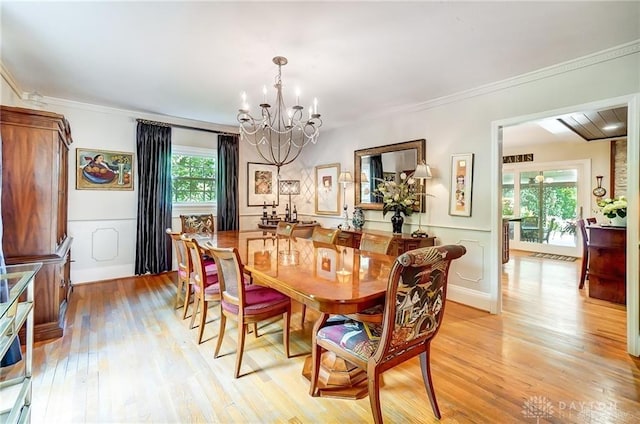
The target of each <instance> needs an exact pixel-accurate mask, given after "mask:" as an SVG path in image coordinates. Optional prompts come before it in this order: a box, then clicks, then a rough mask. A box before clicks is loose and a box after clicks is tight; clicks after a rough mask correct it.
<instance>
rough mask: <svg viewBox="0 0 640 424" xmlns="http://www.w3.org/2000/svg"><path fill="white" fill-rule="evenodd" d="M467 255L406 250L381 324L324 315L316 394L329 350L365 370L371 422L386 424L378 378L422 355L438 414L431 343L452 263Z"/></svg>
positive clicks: (453, 250) (392, 277)
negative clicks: (331, 317)
mask: <svg viewBox="0 0 640 424" xmlns="http://www.w3.org/2000/svg"><path fill="white" fill-rule="evenodd" d="M465 253H466V250H465V248H464V246H460V245H447V246H438V247H432V248H425V249H420V250H417V251H413V252H408V253H405V254H403V255H402V256H401V257H399V258H398V259H397V260H396V261H394V264H393V268H392V269H391V273H390V274H389V283H388V288H387V296H386V298H387V299H388V300H387V302H386V303H385V306H384V314H383V319H382V325H380V324H367V323H363V322H358V321H356V322H351V321H344V322H335V318H334V321H331V322H328V321H329V316H328V315H326V314H324V315H323V316H322V317H321V318H320V319H319V320H318V323H317V324H316V326H315V327H314V329H313V334H312V337H313V346H312V349H311V351H312V355H313V372H312V374H311V389H310V394H311V395H312V396H318V395H319V394H320V390H319V389H320V361H321V359H322V353H323V352H325V351H326V352H331V353H333V354H335V355H337V356H338V357H340V358H342V359H344V360H345V361H347V362H348V363H352V364H355V365H357V366H358V368H360V369H361V370H363V371H364V372H366V375H367V380H368V393H369V402H370V403H371V412H372V413H373V421H374V422H375V423H376V424H381V423H382V408H381V405H380V380H381V375H382V373H383V372H385V371H386V370H389V369H391V368H393V367H395V366H398V365H400V364H402V363H403V362H405V361H407V360H409V359H411V358H414V357H416V356H419V357H420V368H421V369H422V379H423V382H424V386H425V389H426V390H427V394H428V396H429V401H430V402H431V407H432V409H433V413H434V415H435V416H436V417H437V418H438V419H439V418H440V409H439V408H438V402H437V400H436V395H435V392H434V389H433V382H432V380H431V365H430V364H431V341H432V340H433V338H434V337H435V336H436V334H437V333H438V329H439V328H440V324H441V323H442V319H443V317H444V309H445V305H446V299H447V280H448V273H449V265H450V264H451V261H452V260H455V259H457V258H459V257H461V256H462V255H464V254H465Z"/></svg>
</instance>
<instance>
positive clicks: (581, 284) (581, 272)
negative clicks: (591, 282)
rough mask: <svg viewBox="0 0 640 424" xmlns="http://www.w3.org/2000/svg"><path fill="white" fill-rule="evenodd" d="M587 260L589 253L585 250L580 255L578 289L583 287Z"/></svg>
mask: <svg viewBox="0 0 640 424" xmlns="http://www.w3.org/2000/svg"><path fill="white" fill-rule="evenodd" d="M588 262H589V255H588V254H587V253H586V252H585V254H584V255H583V256H582V267H581V268H580V285H579V286H578V289H583V288H584V282H585V281H586V279H587V264H588Z"/></svg>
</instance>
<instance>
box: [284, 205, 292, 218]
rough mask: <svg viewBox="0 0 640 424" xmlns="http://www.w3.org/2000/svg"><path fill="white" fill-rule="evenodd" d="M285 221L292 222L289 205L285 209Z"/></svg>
mask: <svg viewBox="0 0 640 424" xmlns="http://www.w3.org/2000/svg"><path fill="white" fill-rule="evenodd" d="M284 220H285V222H289V221H291V217H290V216H289V204H288V203H287V206H286V207H285V208H284Z"/></svg>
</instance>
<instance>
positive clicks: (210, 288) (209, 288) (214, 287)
mask: <svg viewBox="0 0 640 424" xmlns="http://www.w3.org/2000/svg"><path fill="white" fill-rule="evenodd" d="M217 277H218V276H217V275H216V281H217ZM193 290H194V291H195V292H200V287H198V286H197V285H194V286H193ZM218 293H220V284H218V283H217V282H215V283H213V284H209V285H206V286H204V294H205V295H211V294H218Z"/></svg>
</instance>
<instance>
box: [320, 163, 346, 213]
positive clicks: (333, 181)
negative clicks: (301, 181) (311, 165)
mask: <svg viewBox="0 0 640 424" xmlns="http://www.w3.org/2000/svg"><path fill="white" fill-rule="evenodd" d="M315 169H316V182H315V184H316V213H317V214H318V215H340V187H339V184H338V176H339V175H340V164H339V163H332V164H329V165H320V166H316V168H315Z"/></svg>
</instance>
